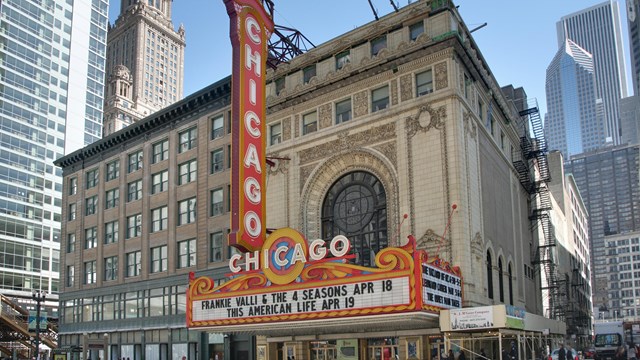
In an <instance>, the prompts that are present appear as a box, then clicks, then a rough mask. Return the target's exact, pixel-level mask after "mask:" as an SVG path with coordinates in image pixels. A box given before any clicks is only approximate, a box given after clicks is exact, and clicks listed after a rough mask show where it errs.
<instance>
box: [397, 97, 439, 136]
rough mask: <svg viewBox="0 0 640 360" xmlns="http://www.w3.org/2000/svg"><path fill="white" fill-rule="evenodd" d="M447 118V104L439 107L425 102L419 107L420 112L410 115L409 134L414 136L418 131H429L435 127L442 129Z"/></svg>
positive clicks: (408, 122) (408, 120)
mask: <svg viewBox="0 0 640 360" xmlns="http://www.w3.org/2000/svg"><path fill="white" fill-rule="evenodd" d="M446 118H447V110H446V108H445V106H441V107H439V108H437V109H434V108H433V107H431V104H425V105H423V106H420V108H418V112H417V113H416V114H415V115H413V116H408V117H407V119H406V121H407V126H406V129H407V136H408V137H409V138H412V137H413V136H414V135H415V134H417V133H418V132H427V131H429V130H430V129H432V128H434V129H436V130H441V129H442V128H443V127H444V120H445V119H446Z"/></svg>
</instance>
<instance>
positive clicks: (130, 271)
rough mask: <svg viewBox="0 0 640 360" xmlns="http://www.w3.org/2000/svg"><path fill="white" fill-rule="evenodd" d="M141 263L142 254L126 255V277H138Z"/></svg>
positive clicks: (138, 252) (137, 252)
mask: <svg viewBox="0 0 640 360" xmlns="http://www.w3.org/2000/svg"><path fill="white" fill-rule="evenodd" d="M141 263H142V253H141V252H140V251H134V252H130V253H127V277H132V276H138V275H140V269H141V268H142V266H141Z"/></svg>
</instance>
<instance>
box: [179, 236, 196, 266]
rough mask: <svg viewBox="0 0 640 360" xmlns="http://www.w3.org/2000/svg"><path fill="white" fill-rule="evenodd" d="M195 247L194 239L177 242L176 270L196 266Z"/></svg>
mask: <svg viewBox="0 0 640 360" xmlns="http://www.w3.org/2000/svg"><path fill="white" fill-rule="evenodd" d="M196 245H197V244H196V239H195V238H194V239H187V240H182V241H179V242H178V269H184V268H188V267H192V266H195V265H196V261H197V259H196V253H197V251H198V249H197V246H196ZM183 251H184V252H183Z"/></svg>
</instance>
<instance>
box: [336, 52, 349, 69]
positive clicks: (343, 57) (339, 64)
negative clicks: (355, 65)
mask: <svg viewBox="0 0 640 360" xmlns="http://www.w3.org/2000/svg"><path fill="white" fill-rule="evenodd" d="M335 59H336V70H340V69H342V68H343V67H345V66H346V65H348V64H350V63H351V50H350V49H349V50H345V51H341V52H339V53H337V54H336V56H335Z"/></svg>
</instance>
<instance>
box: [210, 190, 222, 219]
mask: <svg viewBox="0 0 640 360" xmlns="http://www.w3.org/2000/svg"><path fill="white" fill-rule="evenodd" d="M217 193H220V201H219V202H214V197H215V194H217ZM209 200H210V202H211V210H210V212H209V216H219V215H222V214H224V190H223V189H222V188H217V189H213V190H211V193H210V194H209Z"/></svg>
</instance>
